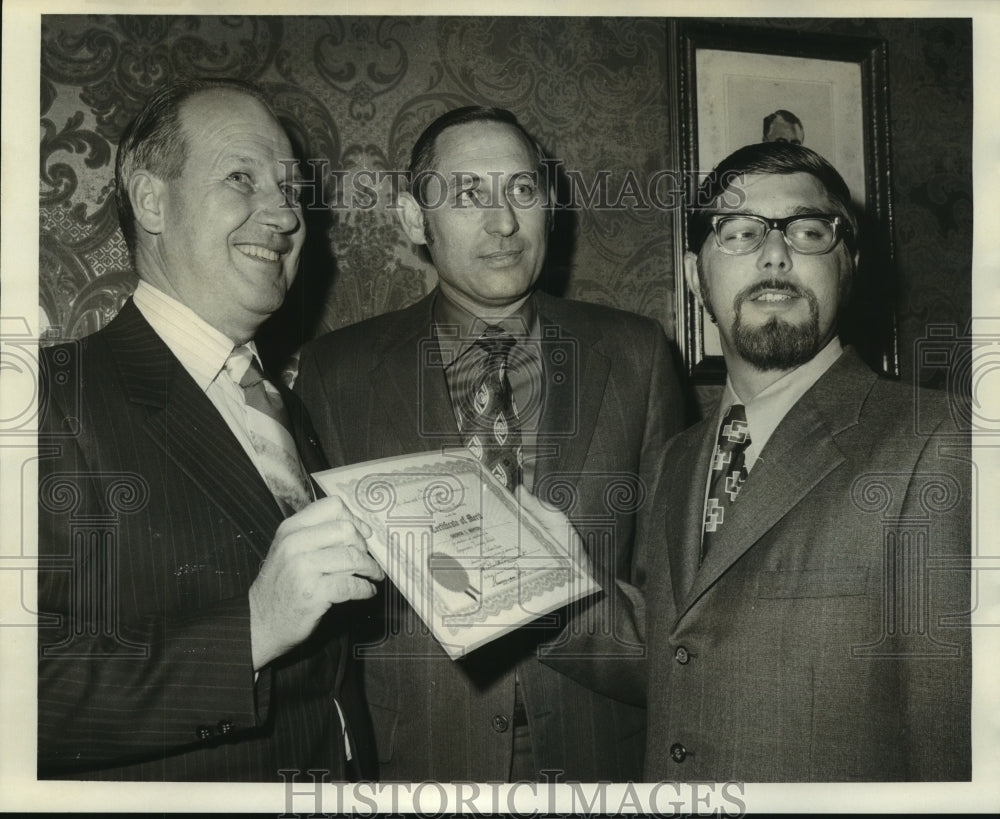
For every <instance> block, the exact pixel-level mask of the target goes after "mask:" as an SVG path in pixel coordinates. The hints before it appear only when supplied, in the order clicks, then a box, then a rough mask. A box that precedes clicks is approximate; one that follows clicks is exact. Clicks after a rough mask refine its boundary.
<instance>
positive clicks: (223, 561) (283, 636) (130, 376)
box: [38, 80, 382, 781]
mask: <svg viewBox="0 0 1000 819" xmlns="http://www.w3.org/2000/svg"><path fill="white" fill-rule="evenodd" d="M291 157H292V151H291V146H290V144H289V141H288V138H287V137H286V135H285V133H284V131H283V130H282V128H281V126H280V125H279V123H278V120H277V119H276V117H275V115H274V114H273V112H272V111H271V109H270V107H269V106H268V104H267V102H266V100H265V99H264V98H263V97H262V96H261V94H260V92H259V91H257V90H256V89H254V88H253V87H251V86H249V85H246V84H243V83H238V82H233V81H227V80H190V81H184V82H178V83H175V84H172V85H170V86H167V87H165V88H164V89H162V90H161V91H159V92H157V93H156V94H154V95H153V97H152V98H151V99H150V100H149V102H148V103H147V105H146V106H145V108H144V109H143V111H142V112H141V113H140V114H139V116H138V117H137V118H136V120H135V121H134V122H133V123H132V124H131V125H130V126H129V128H128V129H127V130H126V133H125V134H124V135H123V137H122V141H121V143H120V145H119V151H118V158H117V165H116V175H117V179H116V184H117V195H118V205H119V212H120V216H121V221H122V227H123V230H124V232H125V235H126V237H127V239H128V241H129V245H130V247H131V249H132V250H133V253H134V257H135V262H136V268H137V271H138V274H139V279H140V282H139V286H138V288H137V290H136V292H135V296H134V299H131V300H129V301H128V302H126V304H125V305H124V307H123V308H122V310H121V311H120V313H119V314H118V316H117V317H116V318H115V319H114V320H113V321H111V323H110V324H109V325H108V326H107V327H106V328H104V329H103V330H101V331H99V332H97V333H95V334H94V335H92V336H90V337H88V338H86V339H84V340H83V341H82V342H81V343H79V344H78V345H73V344H70V345H63V346H61V347H56V348H52V349H49V350H46V351H45V355H44V357H43V361H42V390H43V400H42V404H41V423H40V433H39V454H40V468H39V572H40V573H39V585H38V598H39V627H40V630H39V668H38V775H39V777H40V778H53V777H68V778H102V779H143V780H186V779H198V780H225V781H241V780H242V781H283V779H284V778H285V777H286V776H288V775H289V774H288V773H285V774H283V773H282V771H286V772H287V771H303V772H304V771H305V770H307V769H321V770H323V771H327V772H328V774H329V776H331V777H332V778H335V779H336V778H341V779H343V778H345V777H346V776H348V775H349V774H353V775H354V776H359V775H361V774H362V772H361V771H359V770H358V763H359V761H360V760H361V758H362V757H363V754H364V751H365V747H366V745H367V744H368V738H367V737H366V731H370V725H368V724H367V715H366V713H365V710H364V707H363V704H362V703H361V701H360V698H359V693H358V691H357V689H356V686H352V685H351V683H350V676H349V674H348V673H347V670H346V669H347V666H346V663H345V661H346V659H347V656H348V654H347V651H346V635H345V632H344V628H343V624H342V623H340V622H338V619H337V618H336V615H335V611H334V610H335V609H336V608H337V607H334V608H333V609H331V606H332V605H333V604H335V603H342V602H344V601H347V600H351V599H360V598H365V597H369V596H371V595H372V594H374V586H373V584H372V582H371V581H374V580H379V579H381V577H382V573H381V570H380V569H379V568H378V566H377V564H375V563H374V561H373V560H372V558H371V557H370V555H368V553H367V550H366V546H365V543H364V539H363V536H366V535H369V534H370V532H368V531H367V528H366V527H365V526H364V525H363V524H361V523H358V524H355V522H354V520H353V519H352V517H351V515H350V514H349V513H348V512H347V510H346V509H344V507H343V505H342V504H341V502H340V501H339V500H338V499H332V498H324V499H321V500H317V501H315V502H313V491H312V488H311V487H310V484H309V482H308V479H307V475H308V471H311V470H315V469H320V468H323V467H324V465H325V461H324V460H323V457H322V454H321V452H320V450H319V448H318V446H317V444H316V443H315V440H314V436H313V434H312V432H311V428H310V427H309V425H308V421H307V417H306V415H305V413H304V412H303V411H302V410H301V406H300V405H298V404H297V403H296V402H294V401H290V402H289V399H290V398H292V396H290V395H289V394H282V393H281V392H280V391H279V390H278V389H277V388H276V387H275V386H274V385H273V384H271V383H270V382H268V381H267V380H266V379H263V376H262V374H261V373H260V367H259V363H258V362H257V359H256V348H255V346H254V343H253V336H254V334H255V332H256V330H257V328H258V326H259V325H260V324H261V323H262V322H263V321H264V320H265V319H266V318H267V317H268V316H269V315H270V314H271V313H272V312H274V311H275V310H276V309H277V308H278V307H279V306H280V305H281V303H282V301H283V300H284V297H285V293H286V291H287V289H288V287H289V285H290V284H291V282H292V280H293V279H294V277H295V273H296V270H297V267H298V260H299V253H300V251H301V248H302V243H303V238H304V233H305V231H304V226H303V219H302V213H301V208H300V207H299V205H298V203H297V199H296V196H295V193H294V190H293V187H294V182H293V180H290V179H289V178H288V177H287V175H286V166H285V164H284V163H287V161H288V160H289V159H291ZM286 402H288V403H286ZM349 760H350V761H349Z"/></svg>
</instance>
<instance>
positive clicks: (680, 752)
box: [670, 742, 688, 762]
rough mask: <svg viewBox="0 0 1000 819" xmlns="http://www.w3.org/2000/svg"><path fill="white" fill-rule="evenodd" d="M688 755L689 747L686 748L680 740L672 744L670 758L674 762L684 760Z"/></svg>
mask: <svg viewBox="0 0 1000 819" xmlns="http://www.w3.org/2000/svg"><path fill="white" fill-rule="evenodd" d="M687 755H688V752H687V748H685V747H684V746H683V745H681V744H680V743H679V742H675V743H674V744H673V745H671V746H670V758H671V759H672V760H673V761H674V762H683V761H684V760H685V759H687Z"/></svg>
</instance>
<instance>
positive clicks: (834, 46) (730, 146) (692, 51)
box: [672, 21, 899, 384]
mask: <svg viewBox="0 0 1000 819" xmlns="http://www.w3.org/2000/svg"><path fill="white" fill-rule="evenodd" d="M673 29H674V31H673V32H672V39H673V42H674V46H675V48H674V55H675V60H676V72H675V76H676V77H677V86H676V88H675V89H674V92H675V96H676V100H677V112H676V113H677V124H678V127H677V130H678V134H677V136H678V144H679V146H680V161H681V163H682V168H683V171H684V174H683V178H684V179H685V180H686V183H685V184H686V188H687V190H686V193H687V196H688V201H693V197H694V194H695V192H696V189H697V186H698V184H699V183H700V182H701V181H702V180H703V179H704V178H705V175H706V174H707V173H709V172H710V171H711V170H712V168H713V167H714V166H715V164H717V163H718V162H719V161H720V160H721V159H723V158H724V157H725V156H727V155H728V154H729V153H731V152H732V151H734V150H736V148H739V147H741V146H742V145H746V144H750V143H753V142H761V141H763V140H764V136H765V128H769V129H770V130H769V133H768V135H769V136H770V137H771V138H772V139H774V138H785V139H791V140H794V139H801V141H802V144H804V145H806V146H807V147H811V148H813V149H814V150H816V151H817V152H818V153H820V154H822V155H823V156H825V157H826V158H827V159H828V160H829V161H830V162H831V164H833V166H834V167H836V168H837V170H838V171H840V173H841V175H842V176H843V177H844V180H845V181H846V182H847V184H848V187H849V188H850V189H851V193H852V197H853V200H854V201H853V204H854V206H855V209H856V211H857V214H858V218H859V223H860V225H861V243H860V245H859V254H860V262H859V267H858V270H857V271H856V272H855V276H854V286H853V289H852V296H851V299H850V301H849V303H848V305H847V306H846V308H845V309H844V311H843V313H842V315H841V317H840V322H839V330H840V336H841V340H842V341H844V342H845V343H849V344H853V345H854V346H855V347H856V348H857V350H858V352H859V353H860V354H861V356H862V357H863V358H864V359H865V360H866V361H867V362H868V363H869V364H870V365H871V366H872V367H874V368H875V369H876V370H878V371H880V372H882V373H883V374H885V375H887V376H890V377H893V378H898V377H899V352H898V338H897V321H896V309H895V292H896V282H895V276H894V266H893V255H894V254H893V240H892V203H891V163H890V156H891V145H890V136H889V91H888V70H887V65H888V53H887V44H886V42H885V41H884V40H881V39H877V38H866V37H854V36H838V35H829V34H815V33H806V32H801V31H788V32H783V31H775V30H773V29H759V28H753V27H751V26H745V25H738V24H732V23H702V22H693V21H678V22H676V23H675V25H674V26H673ZM774 114H777V116H776V117H774V118H773V119H771V120H770V121H769V122H768V123H765V118H768V117H770V116H771V115H774ZM686 237H687V213H686V212H682V213H681V214H680V215H679V217H678V218H677V219H676V220H675V221H674V255H675V265H674V287H675V294H676V299H677V302H676V315H677V322H676V326H677V341H678V346H679V347H680V348H681V351H682V354H683V356H684V362H685V366H686V368H687V372H688V375H689V376H690V377H691V379H692V381H694V382H695V383H703V384H705V383H707V384H721V383H724V381H725V376H726V368H725V361H724V359H723V356H722V347H721V343H720V341H719V334H718V330H717V328H716V327H715V325H714V324H712V322H711V321H710V320H709V319H708V317H707V315H706V313H705V311H704V310H703V309H702V307H701V305H700V304H699V303H698V301H697V299H696V298H695V296H694V294H693V293H691V291H690V290H689V289H688V287H687V284H686V282H685V281H684V253H685V250H686V249H687V246H686Z"/></svg>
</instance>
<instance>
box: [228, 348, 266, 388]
mask: <svg viewBox="0 0 1000 819" xmlns="http://www.w3.org/2000/svg"><path fill="white" fill-rule="evenodd" d="M226 372H227V373H229V377H230V378H232V379H233V381H235V382H236V383H237V384H239V385H240V386H241V387H243V389H246V388H247V387H253V386H255V385H256V384H259V383H260V382H261V381H263V380H264V373H263V372H262V371H261V369H260V365H259V364H258V363H257V357H256V356H255V355H254V354H253V353H251V352H250V350H249V349H248V348H247V347H236V348H235V349H234V350H233V351H232V352H231V353H230V354H229V358H228V359H226Z"/></svg>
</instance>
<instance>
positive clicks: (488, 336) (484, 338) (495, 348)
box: [476, 324, 517, 359]
mask: <svg viewBox="0 0 1000 819" xmlns="http://www.w3.org/2000/svg"><path fill="white" fill-rule="evenodd" d="M476 344H477V345H478V346H479V347H481V348H482V349H484V350H485V351H486V352H487V354H488V355H489V357H490V358H491V359H497V358H500V359H505V358H507V354H508V353H509V352H510V349H511V347H513V346H514V345H515V344H517V341H516V340H515V339H514V337H513V336H512V335H511V334H510V333H508V332H507V331H506V330H504V329H503V327H499V326H497V325H496V324H491V325H490V326H489V327H487V328H486V329H485V330H484V331H483V334H482V335H481V336H480V337H479V338H477V339H476Z"/></svg>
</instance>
